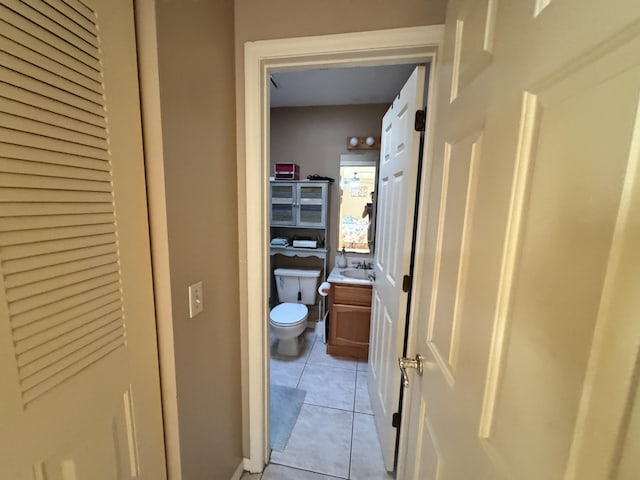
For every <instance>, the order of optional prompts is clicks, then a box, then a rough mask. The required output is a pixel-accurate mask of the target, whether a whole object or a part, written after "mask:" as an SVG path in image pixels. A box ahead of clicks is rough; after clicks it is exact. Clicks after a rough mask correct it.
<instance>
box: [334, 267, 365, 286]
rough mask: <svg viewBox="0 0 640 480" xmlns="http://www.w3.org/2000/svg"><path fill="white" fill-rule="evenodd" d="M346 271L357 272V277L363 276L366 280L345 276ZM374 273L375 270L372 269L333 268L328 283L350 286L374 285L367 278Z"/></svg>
mask: <svg viewBox="0 0 640 480" xmlns="http://www.w3.org/2000/svg"><path fill="white" fill-rule="evenodd" d="M344 271H352V272H357V273H356V275H358V274H360V273H361V274H362V275H363V276H364V277H365V278H351V277H347V276H345V275H343V272H344ZM370 273H373V270H370V269H366V270H365V269H361V268H355V267H342V268H341V267H333V270H331V273H330V274H329V277H328V278H327V282H329V283H347V284H350V285H373V282H372V281H371V280H370V279H369V278H366V277H367V275H368V274H370Z"/></svg>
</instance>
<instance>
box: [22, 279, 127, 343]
mask: <svg viewBox="0 0 640 480" xmlns="http://www.w3.org/2000/svg"><path fill="white" fill-rule="evenodd" d="M103 283H104V282H103ZM115 294H117V295H118V298H120V285H118V284H117V283H113V282H112V283H108V282H107V283H105V284H104V285H101V286H97V287H95V286H93V287H92V288H89V289H87V290H86V291H84V292H80V293H77V294H75V295H73V296H70V297H66V298H62V299H60V300H58V301H55V302H52V303H45V304H43V305H42V306H40V307H36V308H32V309H30V310H26V311H25V312H23V313H15V314H14V315H13V316H12V317H11V326H12V327H13V329H14V335H15V338H16V339H20V338H23V337H21V335H23V332H24V330H23V328H27V327H29V328H31V327H33V328H35V329H36V330H37V329H39V328H40V327H39V326H38V325H36V324H39V323H42V324H44V325H57V323H59V322H62V321H64V319H65V318H66V319H67V320H68V319H70V318H73V316H74V312H75V311H76V310H75V309H79V310H82V309H83V308H85V307H86V306H87V305H89V304H91V305H93V303H92V302H96V304H98V303H100V302H101V301H102V300H103V299H107V298H111V295H115ZM87 308H88V307H87ZM90 310H91V309H88V310H86V311H85V313H86V312H88V311H90ZM29 331H31V330H27V333H24V336H28V334H29V333H28V332H29Z"/></svg>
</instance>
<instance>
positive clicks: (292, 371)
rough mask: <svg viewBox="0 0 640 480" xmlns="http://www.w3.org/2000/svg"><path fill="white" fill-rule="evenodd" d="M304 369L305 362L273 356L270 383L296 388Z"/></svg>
mask: <svg viewBox="0 0 640 480" xmlns="http://www.w3.org/2000/svg"><path fill="white" fill-rule="evenodd" d="M303 370H304V363H301V362H288V361H286V360H278V359H277V358H272V359H271V363H270V364H269V372H270V378H269V383H271V384H274V385H283V386H285V387H292V388H296V387H297V386H298V382H299V381H300V377H301V376H302V371H303Z"/></svg>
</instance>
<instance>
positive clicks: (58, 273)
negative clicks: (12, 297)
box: [5, 252, 118, 291]
mask: <svg viewBox="0 0 640 480" xmlns="http://www.w3.org/2000/svg"><path fill="white" fill-rule="evenodd" d="M117 261H118V254H117V253H116V252H114V253H110V254H107V255H98V256H93V257H89V258H85V259H82V260H76V261H74V262H67V263H62V264H60V265H53V266H50V267H45V268H39V269H36V270H29V271H27V272H21V273H14V274H9V275H6V276H5V281H6V285H7V287H8V288H14V287H20V286H23V285H28V284H31V283H37V282H39V281H40V280H42V279H55V278H58V277H63V276H65V275H68V274H71V273H73V272H81V271H85V270H89V269H92V268H94V267H101V266H104V265H111V264H116V263H117ZM41 291H44V290H41Z"/></svg>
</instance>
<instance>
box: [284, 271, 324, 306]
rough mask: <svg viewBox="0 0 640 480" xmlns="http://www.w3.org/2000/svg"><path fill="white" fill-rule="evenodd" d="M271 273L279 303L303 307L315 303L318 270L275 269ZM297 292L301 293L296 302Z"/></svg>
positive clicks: (318, 276)
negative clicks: (302, 304) (301, 305)
mask: <svg viewBox="0 0 640 480" xmlns="http://www.w3.org/2000/svg"><path fill="white" fill-rule="evenodd" d="M273 273H274V275H275V277H276V288H277V289H278V300H280V302H282V303H284V302H290V303H304V304H305V305H313V304H314V303H316V293H317V288H318V279H319V278H320V270H306V269H305V270H303V269H297V268H296V269H293V268H276V269H275V271H274V272H273ZM298 292H300V293H301V299H300V300H298Z"/></svg>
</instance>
